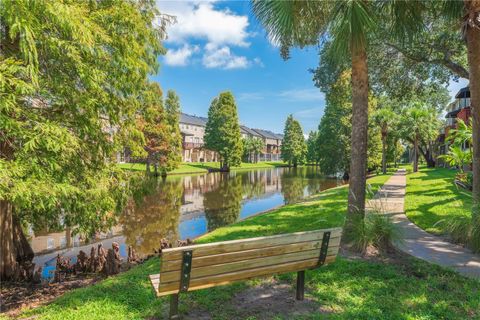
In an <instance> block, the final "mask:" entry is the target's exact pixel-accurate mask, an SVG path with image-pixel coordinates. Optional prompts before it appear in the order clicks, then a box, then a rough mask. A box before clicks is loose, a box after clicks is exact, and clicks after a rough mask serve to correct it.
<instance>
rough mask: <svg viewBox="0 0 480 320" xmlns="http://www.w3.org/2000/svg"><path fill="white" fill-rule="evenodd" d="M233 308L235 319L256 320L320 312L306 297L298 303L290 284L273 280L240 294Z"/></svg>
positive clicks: (312, 300)
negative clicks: (248, 319) (251, 319)
mask: <svg viewBox="0 0 480 320" xmlns="http://www.w3.org/2000/svg"><path fill="white" fill-rule="evenodd" d="M306 293H307V294H308V292H306ZM234 306H235V310H236V311H237V312H238V315H239V317H238V318H237V319H245V318H248V317H251V316H255V317H256V319H272V318H273V317H274V316H279V317H281V318H285V319H291V318H293V317H295V316H301V315H305V314H311V313H312V312H315V311H317V312H322V311H321V309H320V306H319V304H318V303H317V302H316V301H315V300H314V299H312V298H310V297H308V296H306V297H305V299H304V300H302V301H298V300H296V299H295V288H294V287H292V285H291V284H289V283H281V282H278V281H275V280H274V281H271V282H267V283H262V284H261V285H257V286H255V287H252V288H249V289H247V290H245V291H242V292H240V293H239V294H237V295H236V296H235V298H234Z"/></svg>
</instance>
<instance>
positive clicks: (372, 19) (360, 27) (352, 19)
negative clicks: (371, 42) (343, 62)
mask: <svg viewBox="0 0 480 320" xmlns="http://www.w3.org/2000/svg"><path fill="white" fill-rule="evenodd" d="M372 4H373V2H368V1H358V0H344V1H337V2H336V6H335V9H334V18H333V19H332V20H333V21H334V22H333V25H332V28H331V33H332V37H333V39H334V40H333V44H332V49H333V50H334V52H336V53H337V55H345V54H348V52H349V51H356V50H358V49H359V48H365V47H366V46H367V37H368V33H369V32H372V31H374V29H375V27H376V25H377V23H376V20H377V18H376V15H375V13H374V11H373V10H372V9H373V8H372Z"/></svg>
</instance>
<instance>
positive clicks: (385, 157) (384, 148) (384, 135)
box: [382, 133, 387, 174]
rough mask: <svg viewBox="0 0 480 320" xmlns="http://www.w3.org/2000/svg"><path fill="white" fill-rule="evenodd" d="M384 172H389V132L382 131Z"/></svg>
mask: <svg viewBox="0 0 480 320" xmlns="http://www.w3.org/2000/svg"><path fill="white" fill-rule="evenodd" d="M382 172H383V174H387V134H386V133H385V134H383V133H382Z"/></svg>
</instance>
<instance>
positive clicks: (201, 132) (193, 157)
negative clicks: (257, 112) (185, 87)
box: [180, 113, 283, 162]
mask: <svg viewBox="0 0 480 320" xmlns="http://www.w3.org/2000/svg"><path fill="white" fill-rule="evenodd" d="M206 125H207V118H205V117H199V116H194V115H189V114H186V113H181V114H180V132H181V133H182V137H183V152H182V160H183V162H209V161H218V155H217V154H216V152H213V151H211V150H208V149H205V148H204V136H205V127H206ZM240 132H241V135H242V138H247V137H255V138H258V139H261V140H262V141H263V142H264V145H265V147H264V150H263V151H262V153H261V154H260V155H259V160H260V161H277V160H281V152H280V146H281V145H282V139H283V136H282V135H280V134H276V133H273V132H271V131H268V130H263V129H252V128H248V127H246V126H243V125H242V126H240Z"/></svg>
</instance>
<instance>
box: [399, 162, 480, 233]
mask: <svg viewBox="0 0 480 320" xmlns="http://www.w3.org/2000/svg"><path fill="white" fill-rule="evenodd" d="M456 173H457V171H456V170H452V169H445V168H426V167H421V168H419V171H418V172H415V173H409V174H407V190H406V196H405V212H406V215H407V217H408V219H410V221H412V222H413V223H415V224H416V225H417V226H419V227H420V228H422V229H423V230H425V231H427V232H430V233H433V234H445V233H446V230H445V224H444V223H442V222H441V221H446V222H447V221H451V220H453V219H455V218H458V217H461V216H466V217H470V215H471V207H472V198H471V193H470V192H469V191H466V190H463V189H461V188H459V187H457V186H456V185H455V184H454V183H453V180H454V178H455V174H456Z"/></svg>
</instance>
